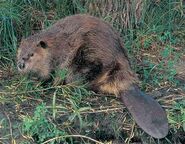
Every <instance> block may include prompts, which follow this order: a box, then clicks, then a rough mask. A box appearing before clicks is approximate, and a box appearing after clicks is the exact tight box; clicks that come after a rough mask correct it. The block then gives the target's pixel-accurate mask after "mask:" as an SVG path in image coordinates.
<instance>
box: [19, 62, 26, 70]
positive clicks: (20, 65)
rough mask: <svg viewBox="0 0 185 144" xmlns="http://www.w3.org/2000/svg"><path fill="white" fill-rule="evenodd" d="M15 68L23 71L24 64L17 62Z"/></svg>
mask: <svg viewBox="0 0 185 144" xmlns="http://www.w3.org/2000/svg"><path fill="white" fill-rule="evenodd" d="M17 67H18V69H19V70H23V69H24V68H25V63H24V62H18V64H17Z"/></svg>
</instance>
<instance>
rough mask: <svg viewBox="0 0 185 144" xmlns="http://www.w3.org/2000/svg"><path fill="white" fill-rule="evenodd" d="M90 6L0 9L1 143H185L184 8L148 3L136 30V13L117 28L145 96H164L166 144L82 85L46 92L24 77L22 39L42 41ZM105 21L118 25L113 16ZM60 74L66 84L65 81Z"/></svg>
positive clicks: (22, 0)
mask: <svg viewBox="0 0 185 144" xmlns="http://www.w3.org/2000/svg"><path fill="white" fill-rule="evenodd" d="M89 1H90V0H89ZM90 2H92V1H90ZM86 6H87V5H85V6H84V5H83V4H82V1H77V0H74V1H71V0H55V1H45V0H34V1H31V0H14V1H13V0H2V1H0V109H1V110H0V143H1V142H5V141H9V140H10V141H11V142H12V143H13V142H14V143H22V144H23V143H26V144H29V143H32V142H33V141H35V142H36V143H44V142H46V141H50V142H49V143H59V142H66V143H75V142H76V143H79V142H80V143H92V142H93V141H96V142H97V143H101V142H100V141H99V140H98V139H96V137H95V136H94V135H93V134H94V133H95V132H96V133H100V134H102V133H103V131H106V132H107V131H108V132H110V133H109V134H111V133H114V134H115V135H116V137H117V138H118V139H123V140H124V141H125V142H126V143H129V142H130V143H131V142H132V141H134V139H136V138H140V139H142V140H143V141H145V142H146V143H150V144H158V143H161V144H166V143H169V144H170V143H171V144H173V143H175V142H178V141H182V140H184V139H185V136H184V135H183V136H181V135H180V136H179V134H181V133H184V129H185V117H184V115H185V105H184V94H185V91H184V84H183V83H181V82H180V81H179V80H178V79H177V78H176V75H177V73H178V72H177V70H176V69H175V66H176V65H177V64H178V63H179V60H180V59H181V57H182V56H183V55H184V48H183V47H184V45H185V14H184V12H185V10H184V9H185V5H183V4H182V1H178V0H175V1H172V0H164V1H158V2H157V1H156V2H154V1H149V0H146V1H145V2H144V6H143V10H142V17H141V19H140V20H139V21H138V22H137V23H136V18H135V15H134V12H133V11H131V13H130V21H131V23H130V25H129V26H128V27H127V28H125V27H124V26H123V25H120V24H119V23H118V22H116V21H115V22H113V23H112V25H113V26H114V27H115V29H117V30H118V31H119V32H121V36H122V37H123V41H124V45H125V48H126V49H127V50H128V54H129V57H130V61H131V64H132V68H133V70H134V71H135V72H136V73H137V74H138V76H139V78H140V80H141V81H142V82H141V87H142V89H143V90H146V91H148V92H151V91H152V90H154V92H158V93H160V94H159V95H160V97H159V98H158V100H159V102H160V103H161V104H162V105H163V106H164V107H165V108H166V110H167V113H168V119H169V123H170V132H169V136H168V137H166V138H165V139H162V140H159V141H157V140H155V139H153V138H151V137H149V136H147V135H146V134H144V133H143V131H142V130H140V129H139V128H138V127H137V126H136V125H135V123H134V121H133V120H132V118H131V117H130V115H129V114H128V112H127V111H126V110H125V109H124V108H123V106H122V105H121V104H120V103H119V101H118V99H116V98H114V97H112V96H99V95H98V94H94V93H93V92H90V91H88V90H87V89H86V87H85V85H82V84H79V83H77V82H74V83H71V84H68V85H65V86H52V84H48V85H46V86H43V85H42V84H41V82H38V81H37V80H32V79H29V78H27V77H26V76H20V75H19V74H18V73H17V70H16V50H17V47H18V46H19V43H20V41H21V38H22V37H27V36H29V35H32V34H34V33H37V32H38V31H40V30H42V29H44V28H47V27H48V26H50V25H52V24H53V23H54V22H56V21H57V20H58V19H60V18H63V17H65V16H67V15H72V14H75V13H86V12H88V9H87V7H86ZM97 16H100V17H101V15H99V14H97ZM101 18H102V19H104V20H106V21H111V19H112V17H111V15H109V16H107V17H101ZM59 73H60V75H61V77H62V78H63V77H65V75H66V72H59ZM161 95H162V96H161ZM3 108H4V109H3ZM122 109H124V111H122ZM103 120H105V121H106V122H107V123H106V124H104V123H103V122H102V121H103ZM107 125H108V126H107ZM95 127H96V129H94V128H95ZM109 128H110V129H109ZM1 132H3V133H1ZM99 137H100V136H99ZM105 137H106V136H105ZM133 137H134V139H133ZM107 141H110V140H108V139H107Z"/></svg>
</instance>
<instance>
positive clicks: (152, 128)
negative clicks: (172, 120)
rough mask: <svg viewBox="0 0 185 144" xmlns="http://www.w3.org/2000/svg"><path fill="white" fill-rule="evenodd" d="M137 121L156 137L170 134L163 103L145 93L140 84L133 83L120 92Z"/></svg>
mask: <svg viewBox="0 0 185 144" xmlns="http://www.w3.org/2000/svg"><path fill="white" fill-rule="evenodd" d="M120 98H121V100H122V102H123V103H124V104H125V106H126V107H127V109H128V110H129V112H130V113H131V115H132V116H133V118H134V119H135V121H136V123H137V124H138V125H139V126H140V127H141V128H142V129H143V130H144V131H145V132H146V133H148V134H150V135H151V136H153V137H155V138H163V137H165V136H166V135H167V134H168V121H167V116H166V113H165V111H164V110H163V109H162V107H161V105H160V104H159V103H158V102H157V101H156V100H154V99H153V98H152V97H151V96H148V95H145V94H144V93H142V92H141V91H140V89H139V88H138V86H136V85H132V86H131V87H130V88H129V90H127V91H123V92H121V93H120Z"/></svg>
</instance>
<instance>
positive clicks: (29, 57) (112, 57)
mask: <svg viewBox="0 0 185 144" xmlns="http://www.w3.org/2000/svg"><path fill="white" fill-rule="evenodd" d="M17 57H18V68H19V71H21V72H24V73H27V72H30V71H32V72H36V73H38V74H39V75H40V76H41V77H44V78H48V77H49V76H50V73H51V72H52V71H55V70H60V69H64V68H65V69H68V71H69V75H68V77H67V78H66V80H65V81H66V82H67V83H68V82H71V81H73V80H75V79H77V77H83V78H84V79H85V80H86V81H88V82H89V86H90V87H91V88H93V89H96V90H98V91H100V92H105V93H110V94H115V95H118V96H120V97H121V99H122V100H123V101H124V103H125V104H126V106H127V107H128V109H129V110H130V112H131V114H132V115H133V116H134V118H135V119H136V121H137V122H138V124H139V125H140V126H141V127H142V128H143V129H144V130H145V131H146V132H148V133H149V134H151V135H153V136H154V137H159V138H160V137H164V136H165V135H166V134H167V130H168V124H167V119H166V115H165V112H164V111H163V110H162V108H161V107H160V105H159V104H158V103H157V102H156V101H154V100H153V99H151V97H145V95H144V96H143V95H142V94H141V92H140V91H139V89H138V88H137V86H136V85H137V84H136V83H137V77H136V75H135V74H134V73H133V72H132V71H131V69H130V66H129V62H128V58H127V55H126V52H125V50H124V47H123V45H122V41H121V39H120V37H119V35H118V34H117V33H116V32H115V31H114V30H113V29H112V27H111V26H110V25H109V24H107V23H105V22H103V21H102V20H100V19H98V18H95V17H92V16H88V15H74V16H69V17H66V18H64V19H62V20H60V21H58V22H57V23H56V24H54V25H53V26H52V27H50V28H49V29H47V30H45V31H43V32H41V33H39V34H36V35H33V36H31V37H28V38H27V39H24V40H23V41H22V42H21V45H20V49H19V51H18V56H17ZM130 93H132V96H129V95H130ZM127 98H128V99H127ZM130 100H131V101H130ZM137 101H138V102H137ZM150 105H151V106H150ZM134 107H135V108H134ZM146 108H147V109H148V110H147V111H146V110H145V109H146ZM138 109H140V110H141V111H140V110H138ZM155 114H156V117H158V116H159V118H155V116H154V115H155ZM147 115H148V116H149V117H147V118H146V116H147ZM142 117H143V118H142ZM160 117H161V118H160ZM147 119H149V120H148V121H147ZM153 120H154V121H155V122H153ZM146 121H147V122H146ZM156 123H157V124H156ZM145 125H146V126H145ZM156 125H157V126H156ZM145 127H146V128H145ZM154 127H155V128H154ZM162 128H163V130H162ZM155 129H157V130H155Z"/></svg>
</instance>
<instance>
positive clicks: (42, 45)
mask: <svg viewBox="0 0 185 144" xmlns="http://www.w3.org/2000/svg"><path fill="white" fill-rule="evenodd" d="M37 46H40V47H42V48H44V49H45V48H47V47H48V45H47V43H46V42H44V41H40V42H39V44H38V45H37Z"/></svg>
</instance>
